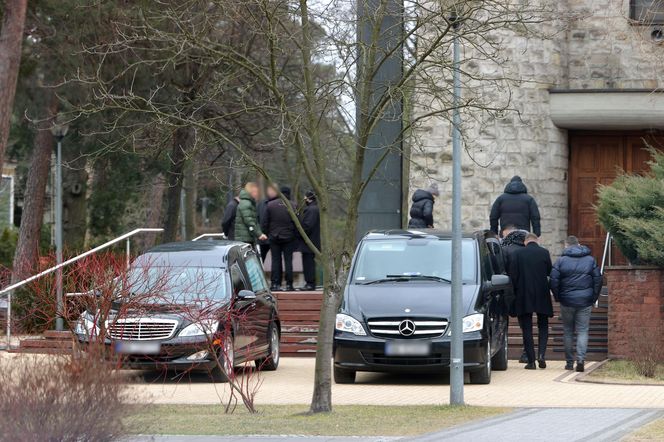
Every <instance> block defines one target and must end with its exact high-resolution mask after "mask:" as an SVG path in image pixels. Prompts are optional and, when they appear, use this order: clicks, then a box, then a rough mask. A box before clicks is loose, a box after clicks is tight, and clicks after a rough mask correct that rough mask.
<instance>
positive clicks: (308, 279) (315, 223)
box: [300, 190, 320, 290]
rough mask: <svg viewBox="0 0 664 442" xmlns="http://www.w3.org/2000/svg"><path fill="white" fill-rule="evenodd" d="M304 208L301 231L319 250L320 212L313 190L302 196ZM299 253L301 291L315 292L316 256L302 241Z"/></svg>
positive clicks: (301, 217)
mask: <svg viewBox="0 0 664 442" xmlns="http://www.w3.org/2000/svg"><path fill="white" fill-rule="evenodd" d="M304 204H305V206H304V208H303V209H302V213H301V215H300V223H301V224H302V230H304V233H306V234H307V236H308V237H309V240H310V241H311V243H312V244H313V245H314V246H315V247H316V248H317V249H318V250H320V211H319V210H318V203H317V202H316V194H315V193H314V192H313V190H309V191H307V193H306V194H305V195H304ZM300 251H301V252H302V271H303V273H304V282H305V286H304V287H303V289H302V290H316V259H315V258H316V256H315V254H314V251H313V250H311V248H310V247H309V246H308V245H307V243H305V242H304V240H302V242H301V246H300Z"/></svg>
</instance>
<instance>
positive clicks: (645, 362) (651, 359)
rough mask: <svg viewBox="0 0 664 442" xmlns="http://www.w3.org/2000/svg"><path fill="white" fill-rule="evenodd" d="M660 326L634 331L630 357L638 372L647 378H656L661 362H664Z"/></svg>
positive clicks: (663, 346) (663, 347)
mask: <svg viewBox="0 0 664 442" xmlns="http://www.w3.org/2000/svg"><path fill="white" fill-rule="evenodd" d="M661 337H662V335H661V331H660V328H659V327H649V328H645V329H638V330H634V331H633V332H632V338H631V340H630V341H631V344H632V346H631V347H632V354H631V356H630V358H629V360H630V361H632V363H633V364H634V368H635V369H636V371H637V373H638V374H639V375H641V376H644V377H646V378H650V379H652V378H654V377H655V374H656V373H657V370H658V367H659V364H660V363H662V362H664V355H662V351H663V350H664V345H663V344H662V340H661Z"/></svg>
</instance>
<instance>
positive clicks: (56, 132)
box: [51, 123, 69, 331]
mask: <svg viewBox="0 0 664 442" xmlns="http://www.w3.org/2000/svg"><path fill="white" fill-rule="evenodd" d="M68 130H69V126H67V125H66V124H57V123H56V124H54V125H53V127H51V133H52V134H53V136H54V137H55V140H56V141H57V148H56V149H57V150H56V153H55V261H56V264H58V265H59V264H62V139H63V138H64V137H65V135H67V131H68ZM55 296H56V311H55V314H56V317H55V329H56V330H58V331H62V330H64V321H63V318H62V313H63V311H64V303H63V298H62V269H58V270H56V272H55Z"/></svg>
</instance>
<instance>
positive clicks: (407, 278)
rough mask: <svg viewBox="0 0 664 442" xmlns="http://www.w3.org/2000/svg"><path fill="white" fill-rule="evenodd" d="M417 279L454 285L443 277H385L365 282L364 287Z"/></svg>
mask: <svg viewBox="0 0 664 442" xmlns="http://www.w3.org/2000/svg"><path fill="white" fill-rule="evenodd" d="M416 279H420V280H426V281H438V282H445V283H447V284H451V283H452V281H450V280H449V279H447V278H443V277H440V276H433V275H385V278H381V279H374V280H373V281H368V282H365V283H364V284H363V285H369V284H381V283H383V282H407V281H413V280H416Z"/></svg>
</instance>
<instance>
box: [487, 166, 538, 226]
mask: <svg viewBox="0 0 664 442" xmlns="http://www.w3.org/2000/svg"><path fill="white" fill-rule="evenodd" d="M489 222H490V224H491V230H493V231H494V232H495V233H496V234H497V233H498V225H499V224H500V226H501V229H502V228H504V226H507V225H508V224H513V225H514V226H516V228H517V229H520V230H527V231H528V232H533V233H534V234H535V235H537V236H541V234H542V229H541V225H540V213H539V208H538V207H537V202H536V201H535V198H533V197H532V196H530V195H528V189H527V188H526V185H525V184H523V181H522V180H521V177H519V176H515V177H513V178H512V180H511V181H510V182H509V183H508V184H507V186H505V192H504V193H503V194H502V195H500V196H499V197H498V198H496V201H494V203H493V206H491V214H490V215H489ZM531 226H532V230H531Z"/></svg>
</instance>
